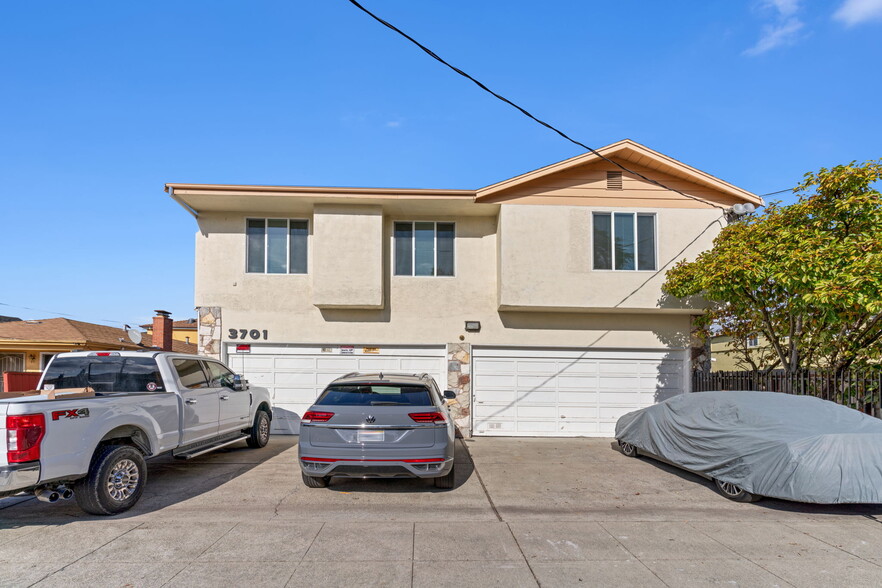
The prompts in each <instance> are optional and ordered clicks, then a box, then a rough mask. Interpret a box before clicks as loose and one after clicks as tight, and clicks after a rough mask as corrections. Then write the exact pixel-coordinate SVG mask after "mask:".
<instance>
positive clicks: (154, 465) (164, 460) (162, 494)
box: [0, 435, 299, 526]
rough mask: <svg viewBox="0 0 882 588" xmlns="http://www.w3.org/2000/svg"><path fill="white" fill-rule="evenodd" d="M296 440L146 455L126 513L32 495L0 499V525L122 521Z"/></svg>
mask: <svg viewBox="0 0 882 588" xmlns="http://www.w3.org/2000/svg"><path fill="white" fill-rule="evenodd" d="M296 445H297V437H296V436H278V435H277V436H272V437H270V442H269V444H268V445H267V446H266V447H263V448H261V449H251V448H249V447H247V446H246V445H245V442H244V441H243V442H242V443H237V444H235V445H230V446H228V447H224V448H222V449H219V450H217V451H214V452H211V453H207V454H205V455H202V456H199V457H196V458H193V459H190V460H179V459H175V458H173V457H171V456H170V455H163V456H159V457H156V458H153V459H149V460H147V483H146V485H145V486H144V494H143V495H142V496H141V499H140V500H139V501H138V502H137V503H136V504H135V506H134V507H132V508H131V509H130V510H128V511H126V512H123V513H120V514H118V515H114V516H110V517H99V516H93V515H89V514H87V513H85V512H83V511H82V510H80V508H79V507H78V506H77V503H76V500H75V499H73V498H72V499H70V500H64V501H58V502H56V503H54V504H48V503H45V502H40V501H39V500H37V499H36V498H35V497H33V496H29V497H28V496H14V497H10V498H3V499H0V522H2V524H3V525H4V526H5V525H10V524H12V525H15V526H27V525H46V524H59V523H65V522H70V521H74V520H124V519H127V518H131V517H134V516H138V515H143V514H146V513H151V512H155V511H158V510H161V509H163V508H166V507H169V506H173V505H175V504H178V503H181V502H185V501H187V500H190V499H193V498H196V497H199V496H201V495H203V494H206V493H209V492H211V491H213V490H216V489H217V488H218V487H220V486H222V485H223V484H226V483H229V482H231V481H234V480H235V479H236V478H238V477H240V476H242V475H244V474H245V473H247V472H249V471H250V470H252V469H254V468H256V467H258V466H261V465H263V464H264V463H266V462H268V461H270V460H272V459H273V458H275V457H277V456H279V455H280V454H282V453H283V452H285V451H287V450H289V449H291V448H292V447H296ZM294 459H295V460H296V458H294ZM285 463H287V462H285ZM291 465H294V466H295V467H296V463H294V464H288V466H289V468H290V467H291ZM292 481H293V478H292ZM298 481H299V480H298Z"/></svg>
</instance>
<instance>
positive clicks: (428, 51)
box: [349, 0, 728, 211]
mask: <svg viewBox="0 0 882 588" xmlns="http://www.w3.org/2000/svg"><path fill="white" fill-rule="evenodd" d="M349 3H350V4H352V5H353V6H355V7H356V8H358V9H359V10H361V11H362V12H364V13H365V14H367V15H368V16H370V17H371V18H372V19H374V20H375V21H377V22H378V23H380V24H381V25H383V26H385V27H387V28H389V29H391V30H393V31H395V32H396V33H398V34H399V35H401V36H402V37H404V38H405V39H407V40H408V41H410V42H411V43H413V44H414V45H416V46H417V47H419V48H420V49H422V50H423V51H424V52H425V53H426V54H427V55H428V56H429V57H431V58H432V59H434V60H436V61H438V62H439V63H441V64H443V65H445V66H447V67H448V68H450V69H452V70H453V71H455V72H456V73H458V74H459V75H461V76H462V77H464V78H466V79H467V80H470V81H471V82H473V83H474V84H475V85H477V86H478V87H479V88H481V89H482V90H484V91H485V92H487V93H489V94H491V95H493V96H494V97H495V98H497V99H499V100H501V101H502V102H505V103H506V104H508V105H509V106H511V107H513V108H515V109H517V110H518V111H520V112H521V114H523V115H525V116H526V117H528V118H530V119H532V120H533V121H535V122H537V123H539V124H540V125H542V126H543V127H545V128H547V129H549V130H551V131H554V132H555V133H557V134H558V135H560V136H561V137H563V138H564V139H566V140H567V141H569V142H570V143H573V144H574V145H578V146H579V147H582V148H583V149H586V150H587V151H590V152H591V153H593V154H594V155H596V156H597V157H599V158H600V159H602V160H603V161H606V162H607V163H611V164H613V165H614V166H616V167H618V168H619V169H621V170H623V171H626V172H628V173H629V174H633V175H635V176H637V177H638V178H641V179H643V180H646V181H647V182H649V183H651V184H655V185H656V186H659V187H661V188H664V189H665V190H670V191H671V192H675V193H677V194H679V195H681V196H685V197H686V198H689V199H691V200H697V201H698V202H703V203H705V204H708V205H710V206H713V207H714V208H719V209H720V210H724V211H727V210H728V209H727V208H726V207H725V206H720V205H719V204H717V203H715V202H710V201H708V200H705V199H704V198H699V197H698V196H693V195H691V194H686V193H685V192H682V191H680V190H677V189H675V188H670V187H668V186H665V185H664V184H662V183H661V182H659V181H657V180H653V179H651V178H647V177H646V176H644V175H643V174H641V173H639V172H636V171H634V170H632V169H629V168H627V167H625V166H624V165H622V164H620V163H619V162H617V161H613V160H612V159H610V158H608V157H606V156H604V155H603V154H601V153H600V152H599V151H597V150H596V149H593V148H591V147H589V146H588V145H586V144H584V143H582V142H580V141H577V140H575V139H573V138H572V137H570V136H569V135H567V134H566V133H564V132H563V131H561V130H560V129H558V128H556V127H554V126H552V125H550V124H549V123H547V122H545V121H543V120H540V119H538V118H536V117H535V116H533V115H532V114H530V113H529V112H527V111H526V110H525V109H524V108H522V107H520V106H518V105H517V104H515V103H514V102H512V101H511V100H509V99H508V98H506V97H505V96H501V95H500V94H497V93H496V92H494V91H493V90H491V89H490V88H488V87H487V86H485V85H484V84H482V83H481V82H479V81H478V80H476V79H475V78H473V77H472V76H470V75H469V74H467V73H466V72H464V71H463V70H461V69H459V68H458V67H456V66H454V65H451V64H449V63H448V62H446V61H445V60H444V59H442V58H441V57H440V56H439V55H438V54H437V53H435V52H434V51H432V50H431V49H429V48H428V47H426V46H425V45H423V44H422V43H420V42H419V41H417V40H416V39H414V38H413V37H411V36H410V35H408V34H407V33H405V32H404V31H402V30H401V29H399V28H398V27H396V26H395V25H393V24H391V23H389V22H387V21H385V20H383V19H382V18H380V17H379V16H377V15H376V14H374V13H373V12H371V11H370V10H368V9H367V8H365V7H364V6H362V5H361V4H359V3H358V2H356V0H349Z"/></svg>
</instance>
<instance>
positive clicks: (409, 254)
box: [394, 221, 456, 276]
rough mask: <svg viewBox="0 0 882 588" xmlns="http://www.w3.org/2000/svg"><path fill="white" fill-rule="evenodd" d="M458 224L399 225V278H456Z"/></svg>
mask: <svg viewBox="0 0 882 588" xmlns="http://www.w3.org/2000/svg"><path fill="white" fill-rule="evenodd" d="M455 233H456V230H455V226H454V223H436V222H423V221H417V222H396V223H395V230H394V239H395V275H396V276H452V275H453V266H454V258H453V255H454V251H453V240H454V236H455Z"/></svg>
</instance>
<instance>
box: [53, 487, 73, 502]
mask: <svg viewBox="0 0 882 588" xmlns="http://www.w3.org/2000/svg"><path fill="white" fill-rule="evenodd" d="M55 491H56V492H58V495H59V496H61V499H62V500H70V499H71V498H73V490H71V489H70V488H68V487H67V486H64V485H62V486H59V487H58V488H56V489H55Z"/></svg>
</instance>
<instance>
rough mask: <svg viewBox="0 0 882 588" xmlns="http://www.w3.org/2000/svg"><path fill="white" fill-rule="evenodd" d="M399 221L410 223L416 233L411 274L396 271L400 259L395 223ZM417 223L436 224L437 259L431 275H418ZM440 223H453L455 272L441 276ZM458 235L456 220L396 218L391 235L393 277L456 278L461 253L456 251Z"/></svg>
mask: <svg viewBox="0 0 882 588" xmlns="http://www.w3.org/2000/svg"><path fill="white" fill-rule="evenodd" d="M398 223H410V225H411V231H412V232H413V235H414V237H413V241H412V243H411V250H410V254H411V255H410V273H409V274H396V273H395V268H396V267H397V263H398V259H397V257H396V256H397V255H398V252H397V249H396V247H395V225H396V224H398ZM416 223H432V224H433V225H434V233H435V237H434V241H433V243H432V247H433V248H434V251H435V260H434V267H433V268H432V271H433V272H434V273H433V274H432V275H431V276H418V275H416ZM439 223H440V224H447V225H453V273H452V274H451V275H449V276H439V275H438V224H439ZM456 235H457V233H456V221H448V220H407V219H394V220H393V221H392V232H391V235H390V237H391V239H392V245H391V247H392V277H394V278H442V279H443V278H455V277H456V270H457V264H458V263H459V255H457V252H456V241H457V238H456Z"/></svg>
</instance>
